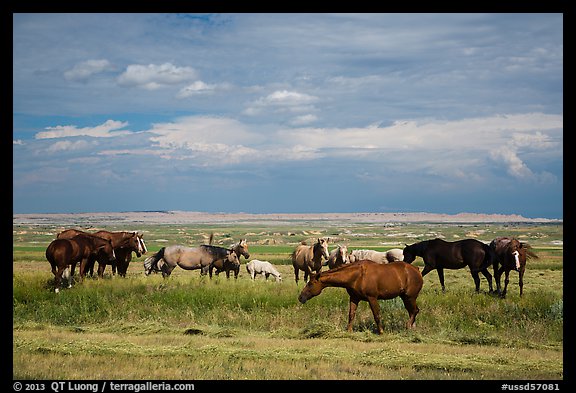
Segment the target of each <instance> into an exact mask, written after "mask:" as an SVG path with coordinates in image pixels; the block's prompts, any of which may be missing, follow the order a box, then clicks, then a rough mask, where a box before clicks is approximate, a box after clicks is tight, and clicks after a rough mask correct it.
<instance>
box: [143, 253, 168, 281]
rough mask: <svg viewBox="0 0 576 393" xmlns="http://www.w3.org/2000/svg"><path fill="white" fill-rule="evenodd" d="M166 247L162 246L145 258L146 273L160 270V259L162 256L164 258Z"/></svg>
mask: <svg viewBox="0 0 576 393" xmlns="http://www.w3.org/2000/svg"><path fill="white" fill-rule="evenodd" d="M165 248H166V247H162V248H161V249H160V250H159V251H158V252H157V253H156V254H154V255H152V256H150V257H148V258H146V259H145V260H144V273H145V274H146V275H149V274H150V273H152V271H153V270H154V271H156V272H157V271H159V270H158V266H157V264H158V261H159V260H160V259H162V258H164V249H165Z"/></svg>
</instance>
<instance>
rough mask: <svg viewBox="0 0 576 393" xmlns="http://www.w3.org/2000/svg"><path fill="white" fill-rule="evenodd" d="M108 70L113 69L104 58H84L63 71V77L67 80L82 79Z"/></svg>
mask: <svg viewBox="0 0 576 393" xmlns="http://www.w3.org/2000/svg"><path fill="white" fill-rule="evenodd" d="M109 70H113V67H112V64H111V63H110V62H109V61H108V60H106V59H97V60H86V61H83V62H81V63H78V64H76V65H75V66H74V67H72V68H71V69H69V70H67V71H66V72H64V78H66V79H67V80H69V81H83V80H86V79H88V78H89V77H90V76H92V75H94V74H98V73H100V72H104V71H109Z"/></svg>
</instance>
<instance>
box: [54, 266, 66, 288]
mask: <svg viewBox="0 0 576 393" xmlns="http://www.w3.org/2000/svg"><path fill="white" fill-rule="evenodd" d="M67 268H68V265H64V267H62V266H59V267H58V271H56V274H54V292H56V293H58V292H60V283H61V282H62V273H64V270H66V269H67Z"/></svg>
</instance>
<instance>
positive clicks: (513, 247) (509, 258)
mask: <svg viewBox="0 0 576 393" xmlns="http://www.w3.org/2000/svg"><path fill="white" fill-rule="evenodd" d="M490 247H491V248H492V249H493V250H494V252H495V253H496V255H497V256H498V259H497V260H495V261H494V263H493V268H494V280H495V281H496V290H497V291H498V294H499V295H500V296H502V297H506V290H507V289H508V282H509V281H510V279H509V277H508V276H509V275H510V270H516V271H517V272H518V274H519V277H518V285H519V286H520V296H522V290H523V287H524V280H523V279H524V272H525V271H526V259H528V258H538V255H536V254H535V253H534V252H533V251H531V248H532V247H531V246H530V245H529V244H528V243H523V242H521V241H519V240H518V239H516V238H512V237H497V238H496V239H494V240H492V242H490ZM502 273H505V275H506V276H505V278H504V291H501V287H500V277H502Z"/></svg>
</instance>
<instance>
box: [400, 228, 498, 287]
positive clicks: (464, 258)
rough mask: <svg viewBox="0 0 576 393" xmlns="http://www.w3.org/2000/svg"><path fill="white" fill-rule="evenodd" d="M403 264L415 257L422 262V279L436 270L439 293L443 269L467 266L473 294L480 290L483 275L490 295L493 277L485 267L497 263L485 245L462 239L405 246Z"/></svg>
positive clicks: (428, 241) (435, 240) (473, 240)
mask: <svg viewBox="0 0 576 393" xmlns="http://www.w3.org/2000/svg"><path fill="white" fill-rule="evenodd" d="M403 253H404V262H407V263H412V262H414V260H415V259H416V257H417V256H419V257H422V259H424V264H425V266H424V270H422V276H425V275H426V274H428V272H430V271H431V270H434V269H436V271H438V278H439V279H440V285H442V291H445V290H446V288H445V287H444V269H462V268H463V267H466V266H468V267H469V268H470V273H471V274H472V278H474V283H475V284H476V292H479V291H480V277H479V276H478V273H479V272H480V273H482V274H483V275H484V277H486V280H488V286H489V287H490V292H492V291H493V289H492V275H491V274H490V273H489V272H488V267H489V266H491V265H492V264H493V261H495V260H497V257H496V254H495V253H494V251H493V250H492V249H491V248H490V247H489V246H488V245H487V244H484V243H482V242H481V241H478V240H476V239H464V240H458V241H456V242H447V241H445V240H442V239H433V240H424V241H422V242H419V243H415V244H412V245H410V246H409V245H406V247H405V248H404V252H403Z"/></svg>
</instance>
